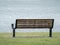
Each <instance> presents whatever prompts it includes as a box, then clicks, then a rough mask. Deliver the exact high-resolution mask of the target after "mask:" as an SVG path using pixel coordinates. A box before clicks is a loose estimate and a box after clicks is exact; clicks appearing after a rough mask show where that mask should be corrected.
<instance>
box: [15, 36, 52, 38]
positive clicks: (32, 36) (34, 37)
mask: <svg viewBox="0 0 60 45" xmlns="http://www.w3.org/2000/svg"><path fill="white" fill-rule="evenodd" d="M14 38H52V37H49V36H16V37H14Z"/></svg>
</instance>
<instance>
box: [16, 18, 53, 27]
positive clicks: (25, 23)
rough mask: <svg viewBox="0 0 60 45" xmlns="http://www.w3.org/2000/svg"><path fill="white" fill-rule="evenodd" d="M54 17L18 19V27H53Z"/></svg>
mask: <svg viewBox="0 0 60 45" xmlns="http://www.w3.org/2000/svg"><path fill="white" fill-rule="evenodd" d="M53 23H54V19H16V26H15V27H16V28H53Z"/></svg>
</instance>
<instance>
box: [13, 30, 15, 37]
mask: <svg viewBox="0 0 60 45" xmlns="http://www.w3.org/2000/svg"><path fill="white" fill-rule="evenodd" d="M13 37H15V29H13Z"/></svg>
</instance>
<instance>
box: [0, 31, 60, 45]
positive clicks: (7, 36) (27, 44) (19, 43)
mask: <svg viewBox="0 0 60 45" xmlns="http://www.w3.org/2000/svg"><path fill="white" fill-rule="evenodd" d="M48 35H49V32H31V33H21V32H20V33H18V32H16V38H13V37H12V33H0V45H60V33H59V32H53V37H51V38H50V37H48ZM19 36H40V37H38V38H20V37H19Z"/></svg>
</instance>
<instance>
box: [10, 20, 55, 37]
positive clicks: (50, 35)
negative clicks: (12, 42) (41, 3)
mask: <svg viewBox="0 0 60 45" xmlns="http://www.w3.org/2000/svg"><path fill="white" fill-rule="evenodd" d="M20 20H48V21H49V20H51V21H52V23H51V25H52V26H50V27H49V26H48V27H41V26H40V27H39V26H38V27H35V26H33V27H24V26H23V27H18V23H17V22H18V21H20ZM34 23H35V22H34ZM20 25H24V24H20ZM25 25H27V24H25ZM28 25H32V24H28ZM34 25H36V24H34ZM38 25H39V24H38ZM53 25H54V19H16V23H15V26H14V24H11V26H12V29H13V37H15V29H20V28H49V29H50V30H49V37H52V28H53Z"/></svg>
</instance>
